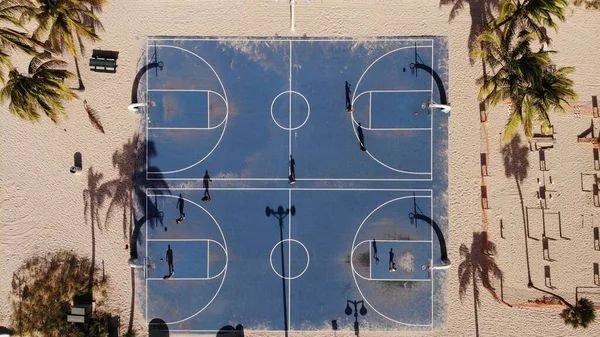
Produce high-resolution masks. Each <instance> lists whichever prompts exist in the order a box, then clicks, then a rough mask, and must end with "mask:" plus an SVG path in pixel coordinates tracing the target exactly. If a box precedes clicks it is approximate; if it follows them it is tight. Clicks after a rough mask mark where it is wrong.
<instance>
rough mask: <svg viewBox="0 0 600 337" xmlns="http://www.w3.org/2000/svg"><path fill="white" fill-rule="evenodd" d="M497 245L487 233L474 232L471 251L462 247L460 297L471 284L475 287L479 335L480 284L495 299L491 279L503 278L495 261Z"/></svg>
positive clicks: (476, 329) (477, 333)
mask: <svg viewBox="0 0 600 337" xmlns="http://www.w3.org/2000/svg"><path fill="white" fill-rule="evenodd" d="M495 254H496V245H495V244H494V243H493V242H491V241H489V240H488V235H487V232H474V233H473V241H472V242H471V249H470V250H469V248H468V247H467V246H466V245H465V244H464V243H463V244H462V245H460V255H461V256H462V257H463V261H462V262H461V263H460V265H459V266H458V279H459V282H460V283H459V297H460V299H461V300H462V299H463V297H464V295H465V294H466V292H467V287H468V286H469V283H471V285H472V287H473V310H474V313H475V332H476V335H477V336H478V335H479V317H478V312H477V311H478V307H479V305H480V304H481V300H480V298H479V283H481V285H483V287H484V288H485V289H487V290H488V291H489V292H490V293H491V294H492V295H493V296H494V297H497V296H496V293H495V288H494V287H493V286H492V282H491V277H493V278H496V279H501V278H502V271H501V270H500V268H499V267H498V265H497V264H496V262H495V261H494V258H493V256H494V255H495Z"/></svg>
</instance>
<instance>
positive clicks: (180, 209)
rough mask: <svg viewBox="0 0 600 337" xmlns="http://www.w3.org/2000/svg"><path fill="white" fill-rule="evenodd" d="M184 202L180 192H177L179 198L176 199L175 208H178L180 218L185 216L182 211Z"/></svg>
mask: <svg viewBox="0 0 600 337" xmlns="http://www.w3.org/2000/svg"><path fill="white" fill-rule="evenodd" d="M184 204H185V200H184V199H183V197H182V196H181V194H179V199H177V208H178V209H179V217H180V218H181V217H184V216H185V213H184V212H183V206H184Z"/></svg>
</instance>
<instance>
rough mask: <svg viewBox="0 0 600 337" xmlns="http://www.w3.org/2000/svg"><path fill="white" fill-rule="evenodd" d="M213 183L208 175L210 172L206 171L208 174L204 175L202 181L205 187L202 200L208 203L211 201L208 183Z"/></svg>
mask: <svg viewBox="0 0 600 337" xmlns="http://www.w3.org/2000/svg"><path fill="white" fill-rule="evenodd" d="M209 181H210V182H212V180H211V179H210V176H209V175H208V170H206V172H205V173H204V178H203V179H202V185H203V186H204V198H202V200H204V201H206V200H208V201H210V200H211V198H210V193H208V182H209Z"/></svg>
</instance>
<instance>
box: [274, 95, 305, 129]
mask: <svg viewBox="0 0 600 337" xmlns="http://www.w3.org/2000/svg"><path fill="white" fill-rule="evenodd" d="M285 94H288V95H285ZM286 97H287V99H286ZM295 100H298V101H299V104H297V105H302V106H303V107H302V108H301V109H296V111H294V109H293V107H294V104H292V103H293V102H294V101H295ZM295 114H300V115H299V116H300V118H297V119H296V120H297V121H300V120H302V116H303V115H304V120H303V121H302V123H300V124H299V125H298V123H297V122H294V118H293V117H294V115H295ZM276 116H277V117H280V118H279V120H281V121H282V122H281V123H280V122H279V121H278V118H276ZM309 116H310V104H309V103H308V100H307V99H306V97H304V95H302V94H301V93H299V92H297V91H293V90H286V91H283V92H282V93H280V94H279V95H277V96H275V98H274V99H273V102H271V118H272V119H273V122H275V124H277V126H278V127H280V128H282V129H284V130H288V131H293V130H298V129H300V128H301V127H302V126H303V125H304V124H306V122H307V121H308V117H309ZM285 121H287V123H285ZM286 124H287V125H286Z"/></svg>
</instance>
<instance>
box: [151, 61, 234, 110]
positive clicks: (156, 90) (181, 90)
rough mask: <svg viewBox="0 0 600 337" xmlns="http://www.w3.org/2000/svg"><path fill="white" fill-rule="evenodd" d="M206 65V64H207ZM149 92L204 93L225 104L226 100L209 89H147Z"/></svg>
mask: <svg viewBox="0 0 600 337" xmlns="http://www.w3.org/2000/svg"><path fill="white" fill-rule="evenodd" d="M207 65H208V64H207ZM209 67H210V66H209ZM148 91H149V92H205V93H207V94H215V95H217V96H219V97H221V99H222V100H223V102H226V98H225V97H223V95H221V94H220V93H218V92H216V91H214V90H210V89H148Z"/></svg>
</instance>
